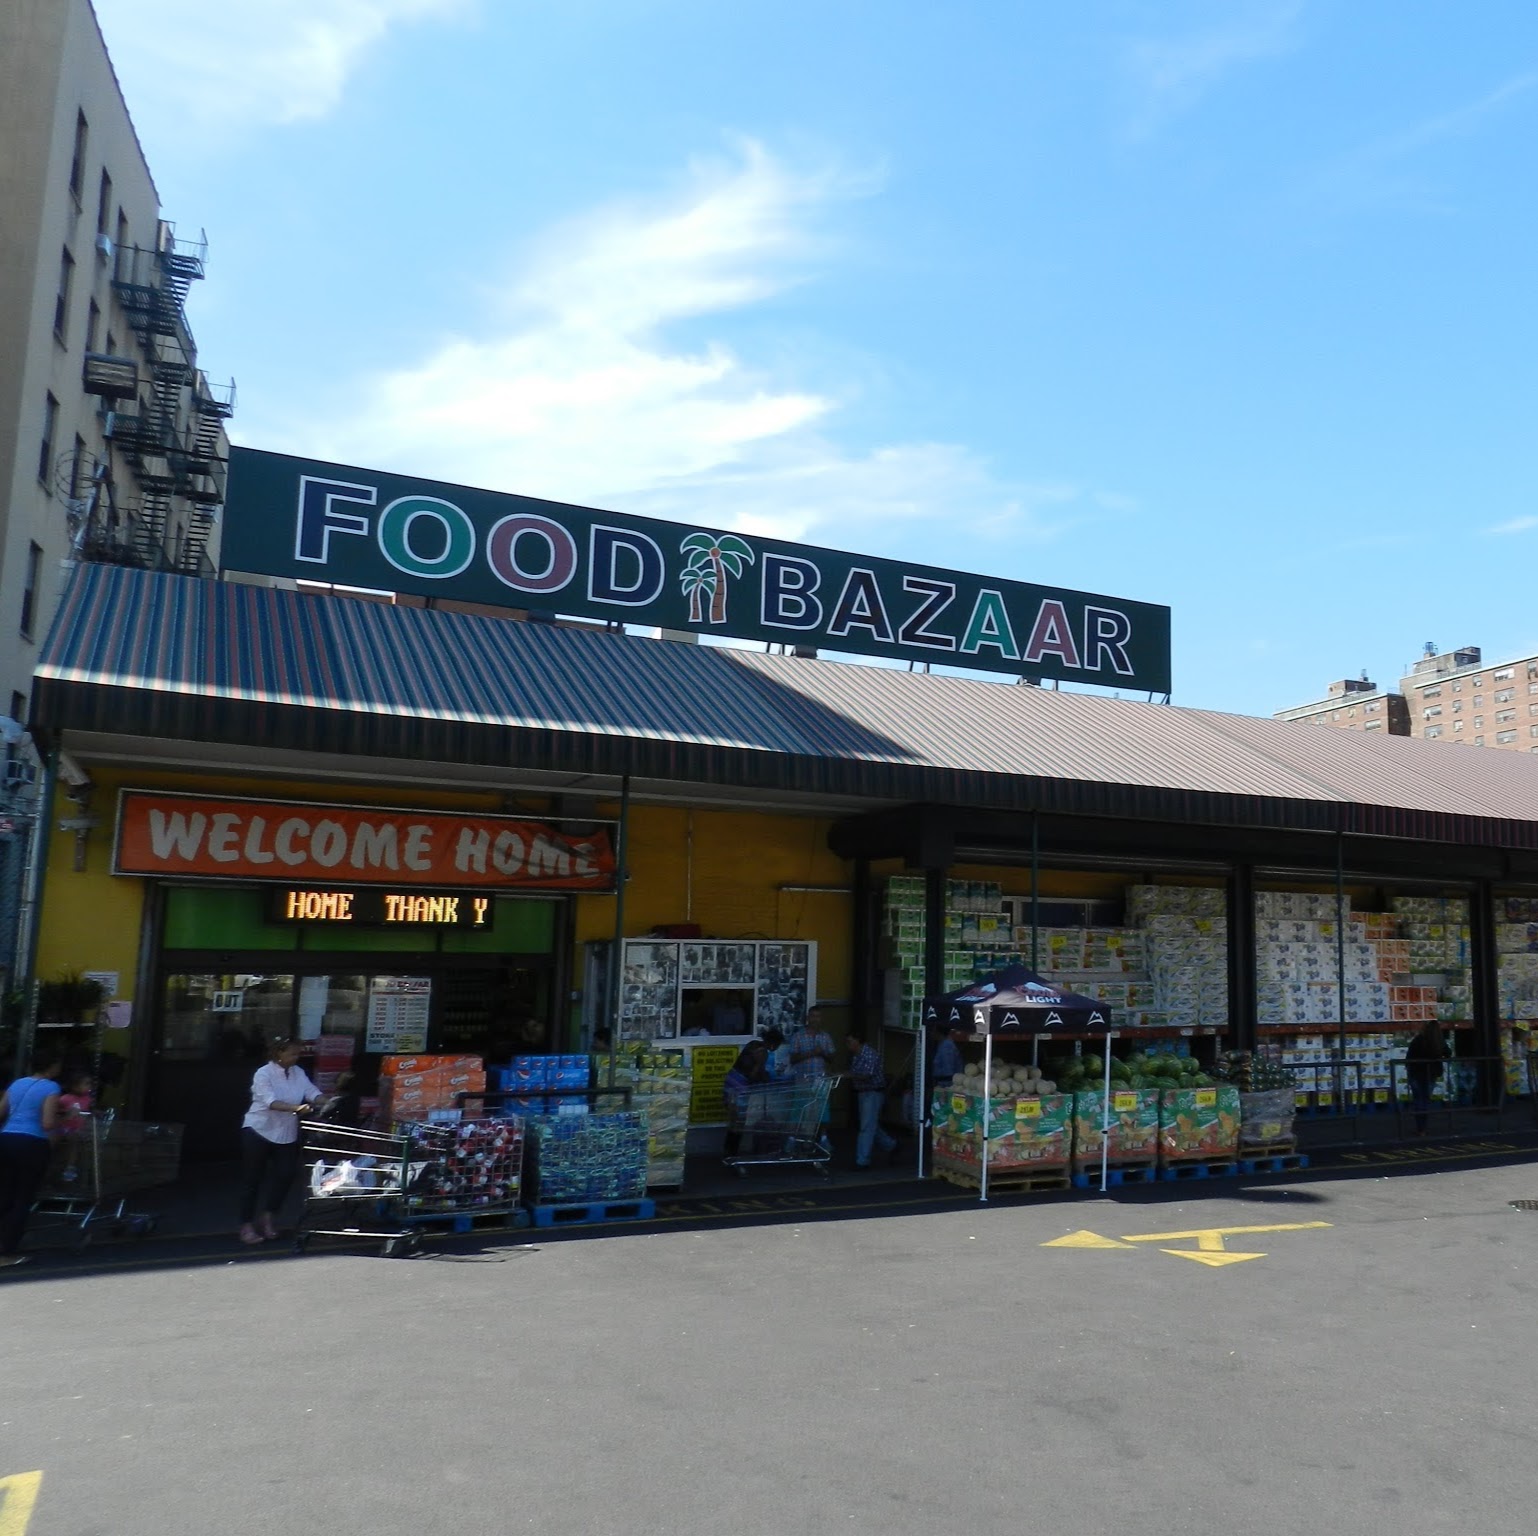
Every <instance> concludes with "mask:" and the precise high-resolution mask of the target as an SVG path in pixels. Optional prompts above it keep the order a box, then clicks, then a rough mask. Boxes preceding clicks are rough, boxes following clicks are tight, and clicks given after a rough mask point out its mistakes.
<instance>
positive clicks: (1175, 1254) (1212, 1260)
mask: <svg viewBox="0 0 1538 1536" xmlns="http://www.w3.org/2000/svg"><path fill="white" fill-rule="evenodd" d="M1159 1252H1160V1253H1167V1254H1169V1256H1170V1257H1171V1258H1174V1259H1195V1260H1196V1262H1197V1263H1198V1264H1205V1265H1207V1266H1208V1267H1209V1268H1211V1269H1222V1268H1223V1266H1224V1265H1225V1264H1242V1263H1244V1261H1245V1260H1246V1259H1263V1258H1265V1254H1263V1253H1212V1252H1197V1253H1192V1252H1191V1250H1190V1249H1189V1248H1161V1249H1160V1250H1159Z"/></svg>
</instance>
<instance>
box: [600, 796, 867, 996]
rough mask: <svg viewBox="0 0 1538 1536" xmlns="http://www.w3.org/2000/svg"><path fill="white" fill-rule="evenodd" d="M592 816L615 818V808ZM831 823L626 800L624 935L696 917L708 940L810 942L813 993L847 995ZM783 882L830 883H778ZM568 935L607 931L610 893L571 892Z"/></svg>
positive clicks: (845, 904) (838, 863) (847, 950)
mask: <svg viewBox="0 0 1538 1536" xmlns="http://www.w3.org/2000/svg"><path fill="white" fill-rule="evenodd" d="M597 814H598V815H600V816H607V817H617V816H618V815H619V806H618V805H617V804H616V805H606V806H604V807H602V808H601V809H600V810H599V811H598V812H597ZM830 825H831V823H830V822H827V821H823V820H818V819H815V818H812V817H806V816H777V815H768V814H762V813H759V812H751V811H704V810H696V811H688V810H677V809H673V808H671V807H664V806H649V805H642V806H635V807H633V808H632V810H631V813H630V846H629V848H628V850H627V853H626V863H627V864H628V866H629V868H630V882H629V884H628V885H627V886H626V889H625V936H626V937H627V938H637V937H639V936H641V935H643V934H646V933H649V932H650V931H651V930H652V929H653V928H655V927H661V926H664V925H667V924H672V923H698V924H699V926H700V929H701V931H702V932H703V933H704V934H705V935H706V937H708V938H724V939H811V940H815V941H816V943H817V946H818V948H817V990H818V992H819V993H820V994H821V995H822V996H824V997H836V998H844V997H848V995H849V989H850V982H851V940H852V937H853V917H852V906H851V897H850V895H849V894H848V891H849V885H850V881H851V879H852V866H850V865H849V864H848V863H846V862H845V861H844V860H842V859H839V858H835V857H834V855H833V854H832V853H830V852H829V851H828V829H829V827H830ZM785 885H818V886H836V887H838V888H839V889H838V890H837V891H830V892H821V891H817V892H812V891H786V890H781V889H780V887H781V886H785ZM576 937H577V941H578V943H581V942H583V941H585V940H591V939H612V938H613V937H614V898H613V897H612V896H579V897H578V898H577V922H576Z"/></svg>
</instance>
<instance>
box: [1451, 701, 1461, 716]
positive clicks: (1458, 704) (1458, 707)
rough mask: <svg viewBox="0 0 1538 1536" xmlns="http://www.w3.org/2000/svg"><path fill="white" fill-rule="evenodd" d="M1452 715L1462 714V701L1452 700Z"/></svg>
mask: <svg viewBox="0 0 1538 1536" xmlns="http://www.w3.org/2000/svg"><path fill="white" fill-rule="evenodd" d="M1453 713H1454V714H1455V715H1460V714H1462V713H1463V700H1462V699H1454V700H1453Z"/></svg>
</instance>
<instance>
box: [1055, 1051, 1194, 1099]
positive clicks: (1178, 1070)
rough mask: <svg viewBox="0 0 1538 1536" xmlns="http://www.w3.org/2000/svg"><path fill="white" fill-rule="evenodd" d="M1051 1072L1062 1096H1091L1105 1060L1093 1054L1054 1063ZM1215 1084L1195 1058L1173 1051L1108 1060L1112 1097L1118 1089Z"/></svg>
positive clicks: (1102, 1078)
mask: <svg viewBox="0 0 1538 1536" xmlns="http://www.w3.org/2000/svg"><path fill="white" fill-rule="evenodd" d="M1050 1068H1051V1071H1052V1074H1053V1076H1054V1077H1055V1078H1056V1080H1057V1081H1058V1083H1059V1084H1060V1085H1061V1086H1062V1088H1063V1091H1064V1092H1065V1093H1079V1092H1086V1091H1087V1092H1092V1091H1094V1090H1095V1089H1096V1088H1103V1087H1104V1084H1105V1057H1103V1056H1100V1055H1097V1054H1096V1053H1095V1052H1093V1051H1086V1052H1085V1053H1084V1054H1083V1055H1082V1056H1064V1057H1061V1058H1057V1059H1054V1060H1053V1061H1052V1062H1051V1063H1050ZM1216 1081H1217V1079H1216V1078H1215V1077H1211V1076H1209V1075H1208V1074H1207V1073H1206V1072H1204V1071H1202V1068H1201V1063H1200V1062H1198V1061H1197V1060H1196V1059H1195V1058H1194V1057H1192V1056H1182V1055H1177V1054H1176V1053H1175V1052H1173V1051H1133V1052H1132V1053H1131V1054H1130V1055H1128V1056H1126V1057H1125V1058H1123V1057H1120V1056H1113V1057H1112V1058H1111V1090H1112V1092H1113V1093H1114V1092H1115V1091H1116V1090H1117V1089H1118V1088H1210V1087H1212V1086H1213V1084H1214V1083H1216Z"/></svg>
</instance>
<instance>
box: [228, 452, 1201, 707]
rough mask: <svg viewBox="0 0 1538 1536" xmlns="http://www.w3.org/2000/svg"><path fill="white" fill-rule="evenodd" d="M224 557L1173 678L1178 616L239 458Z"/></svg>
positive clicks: (240, 567) (1014, 663)
mask: <svg viewBox="0 0 1538 1536" xmlns="http://www.w3.org/2000/svg"><path fill="white" fill-rule="evenodd" d="M221 559H222V564H223V568H224V569H225V570H229V571H245V572H249V573H251V574H254V575H265V576H285V577H291V578H294V579H297V580H300V581H315V582H334V583H336V584H338V585H340V586H350V587H369V588H373V589H375V590H378V591H385V592H401V593H411V594H415V595H417V596H421V597H437V598H452V599H455V600H457V601H460V602H468V603H488V604H492V605H495V606H497V607H504V608H523V609H531V610H534V611H536V612H544V613H550V614H560V615H564V616H567V617H571V618H585V619H600V620H611V621H612V620H620V621H623V622H625V623H627V624H646V625H657V626H659V627H661V628H663V629H674V630H692V631H695V632H697V633H699V634H702V635H723V636H730V637H732V638H733V639H738V640H761V641H769V642H776V643H780V644H787V645H807V646H815V647H817V648H818V649H821V650H829V651H846V652H853V653H856V654H858V655H862V656H880V657H885V658H888V659H891V660H894V661H918V662H934V663H937V664H943V665H945V666H951V667H976V668H978V669H980V670H983V671H988V672H1007V673H1018V674H1020V675H1022V676H1029V677H1041V678H1054V679H1060V680H1062V681H1065V682H1076V683H1098V684H1101V685H1103V686H1105V687H1113V688H1123V689H1128V690H1133V691H1138V692H1147V693H1168V692H1169V689H1170V611H1169V609H1168V608H1164V607H1159V606H1157V605H1155V604H1151V603H1135V602H1127V601H1125V600H1123V599H1121V598H1113V597H1102V596H1099V595H1097V594H1094V593H1090V592H1073V591H1068V590H1065V589H1063V588H1059V587H1046V586H1039V585H1037V584H1035V583H1033V582H1021V581H1001V580H998V579H997V578H995V577H992V576H977V575H967V574H965V573H963V572H960V571H946V570H938V569H936V568H934V567H932V566H927V565H907V564H904V563H903V562H901V561H896V560H877V559H868V558H866V557H864V556H861V555H851V554H847V553H845V552H844V551H842V550H833V549H818V548H815V547H813V546H811V545H806V544H786V543H782V542H780V541H779V540H777V539H761V538H757V537H750V536H749V535H746V534H735V533H723V532H720V531H718V530H716V529H710V528H693V527H690V526H689V525H688V524H684V523H671V522H665V521H662V520H659V519H656V518H645V517H627V516H624V515H623V514H621V513H618V512H600V511H595V510H594V509H593V508H591V507H576V506H568V505H567V504H565V503H564V502H558V501H539V500H536V499H535V498H534V497H531V496H509V495H505V494H503V493H501V492H497V491H480V490H474V489H472V488H470V487H468V486H461V485H447V484H444V483H442V482H440V481H435V480H418V479H414V478H410V477H407V476H404V475H394V474H386V473H385V472H383V471H381V470H368V469H354V468H351V467H349V466H347V465H342V464H325V463H320V462H318V461H316V460H313V459H296V458H290V457H288V456H286V455H284V454H277V453H266V452H263V451H261V450H258V449H254V448H233V449H231V452H230V476H229V493H228V497H227V499H226V502H225V509H224V532H223V540H222V545H221Z"/></svg>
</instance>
